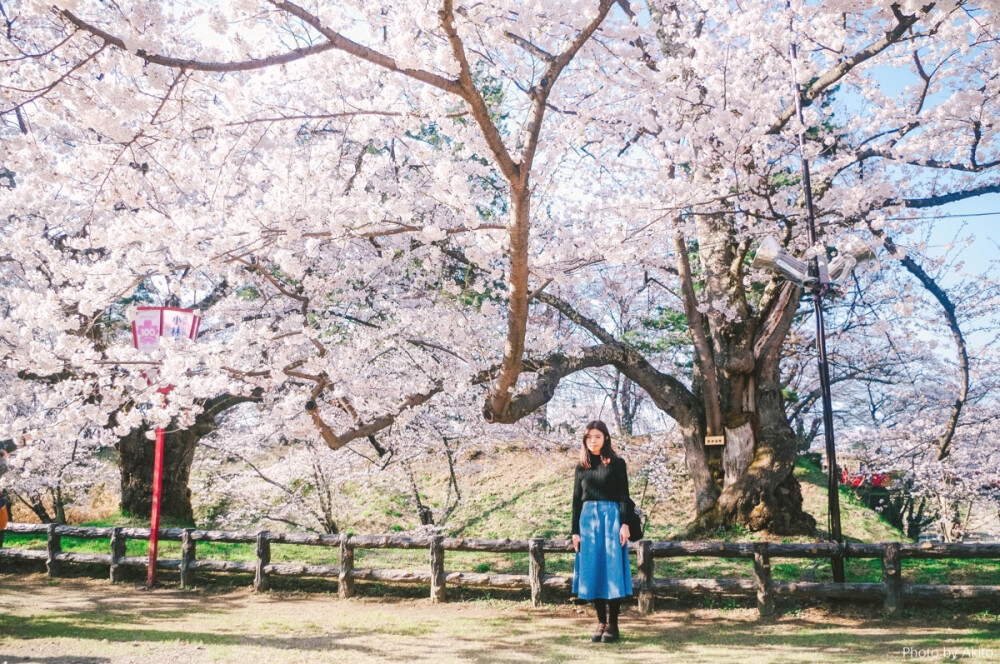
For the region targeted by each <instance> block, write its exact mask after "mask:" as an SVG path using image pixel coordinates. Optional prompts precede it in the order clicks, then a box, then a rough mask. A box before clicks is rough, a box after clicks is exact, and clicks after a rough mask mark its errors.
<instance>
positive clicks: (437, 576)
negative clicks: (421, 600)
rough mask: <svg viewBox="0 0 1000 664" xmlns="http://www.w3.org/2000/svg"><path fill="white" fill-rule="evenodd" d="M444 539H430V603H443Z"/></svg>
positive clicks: (439, 537) (438, 537)
mask: <svg viewBox="0 0 1000 664" xmlns="http://www.w3.org/2000/svg"><path fill="white" fill-rule="evenodd" d="M443 541H444V537H442V536H440V535H437V536H435V537H433V538H431V602H434V603H438V602H443V601H444V578H445V577H444V546H442V542H443Z"/></svg>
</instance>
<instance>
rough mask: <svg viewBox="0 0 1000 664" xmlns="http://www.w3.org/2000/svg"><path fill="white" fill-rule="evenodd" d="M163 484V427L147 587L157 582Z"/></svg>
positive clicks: (158, 432)
mask: <svg viewBox="0 0 1000 664" xmlns="http://www.w3.org/2000/svg"><path fill="white" fill-rule="evenodd" d="M162 485H163V429H161V428H159V427H157V429H156V448H155V452H154V454H153V513H152V515H151V517H150V523H149V574H148V575H147V576H146V587H147V588H152V587H153V584H154V583H156V551H157V548H158V546H159V543H160V488H161V486H162Z"/></svg>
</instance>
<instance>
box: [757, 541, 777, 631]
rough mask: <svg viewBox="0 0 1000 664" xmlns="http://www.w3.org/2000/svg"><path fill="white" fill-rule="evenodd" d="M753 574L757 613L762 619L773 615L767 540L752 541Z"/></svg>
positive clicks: (772, 594) (772, 585) (772, 589)
mask: <svg viewBox="0 0 1000 664" xmlns="http://www.w3.org/2000/svg"><path fill="white" fill-rule="evenodd" d="M753 576H754V580H755V582H756V584H757V613H758V614H759V616H760V618H761V619H762V620H766V619H768V618H772V617H773V616H774V584H773V583H772V582H771V558H770V556H769V555H768V553H767V542H754V545H753Z"/></svg>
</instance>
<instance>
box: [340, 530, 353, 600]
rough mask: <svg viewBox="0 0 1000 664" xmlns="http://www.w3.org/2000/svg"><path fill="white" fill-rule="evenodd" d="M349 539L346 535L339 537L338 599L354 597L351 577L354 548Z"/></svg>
mask: <svg viewBox="0 0 1000 664" xmlns="http://www.w3.org/2000/svg"><path fill="white" fill-rule="evenodd" d="M350 539H351V536H350V535H348V534H346V533H344V534H341V536H340V574H339V575H338V577H337V581H338V583H337V594H338V595H340V599H350V598H352V597H354V579H353V578H352V577H351V572H352V571H353V570H354V547H353V546H352V545H351V542H350Z"/></svg>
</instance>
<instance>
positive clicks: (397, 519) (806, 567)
mask: <svg viewBox="0 0 1000 664" xmlns="http://www.w3.org/2000/svg"><path fill="white" fill-rule="evenodd" d="M573 456H574V454H573V452H561V453H559V452H557V453H551V452H549V453H542V452H537V451H531V450H526V449H524V448H521V447H513V448H507V449H504V450H498V453H497V454H496V455H489V456H483V457H479V458H465V459H462V460H461V461H460V463H459V466H458V468H457V471H458V475H459V482H460V488H461V490H462V492H463V495H462V501H461V503H460V505H459V507H458V508H457V509H456V510H455V511H454V512H453V514H452V515H451V517H450V518H449V519H448V520H447V521H446V522H445V523H442V524H440V525H441V526H442V528H443V530H444V532H445V534H446V535H449V536H457V537H471V538H489V539H494V538H504V537H507V538H511V539H526V538H528V537H546V538H564V537H566V536H567V534H568V532H569V529H570V528H569V525H570V524H569V522H570V502H571V478H572V473H573V467H574V464H575V460H574V458H573ZM635 456H636V454H635V453H633V454H631V455H630V454H629V453H628V451H627V450H626V457H627V458H630V459H634V458H635ZM633 463H634V466H635V467H638V466H639V465H640V464H639V463H638V460H636V461H634V462H633ZM440 468H441V464H440V461H439V460H435V461H428V462H425V463H424V464H423V465H420V464H414V472H415V474H416V477H417V482H418V485H419V486H420V487H421V498H422V500H423V501H424V502H425V504H427V505H429V506H431V508H432V509H433V510H434V512H435V514H440V513H441V510H442V509H443V507H444V501H445V499H446V496H447V477H446V476H444V475H443V474H442V473H441V472H440ZM796 475H797V476H798V478H799V481H800V482H801V485H802V493H803V498H804V502H805V507H806V510H807V511H808V512H809V513H811V514H812V515H813V516H815V517H816V520H817V522H818V523H819V527H820V529H821V530H825V526H826V513H827V510H826V505H827V498H826V477H825V475H824V474H823V473H822V472H821V471H820V470H818V469H816V468H814V467H812V466H809V465H806V464H800V466H799V467H798V468H797V469H796ZM631 488H632V495H633V497H634V498H635V499H636V502H638V503H640V504H641V505H642V506H643V507H644V509H646V510H647V512H648V513H649V514H650V525H649V527H648V529H647V537H648V538H650V539H667V538H670V537H673V536H675V535H676V534H677V532H678V531H679V530H680V529H681V528H682V527H683V526H684V524H685V523H686V521H687V519H688V515H689V514H690V511H691V504H692V498H691V491H690V487H687V486H683V487H678V488H677V489H676V490H675V491H674V493H673V494H672V495H669V496H657V495H655V493H653V492H652V491H650V490H648V489H646V488H645V487H644V485H643V482H642V478H641V477H638V476H635V477H633V479H632V487H631ZM358 500H361V497H359V498H358ZM409 500H410V497H409V494H408V491H407V490H406V487H399V488H398V489H397V490H396V491H391V490H390V491H379V492H369V493H368V494H367V495H365V496H364V497H363V501H364V502H363V509H361V510H358V511H357V512H355V514H357V517H356V520H354V521H352V520H351V518H350V517H351V515H345V516H344V518H343V519H342V521H341V522H342V524H343V527H344V529H345V530H347V531H349V532H357V533H371V532H388V531H392V530H403V531H406V530H409V529H411V528H414V527H415V526H416V525H417V524H416V521H415V519H414V517H413V516H412V512H413V510H412V508H410V507H409V505H408V501H409ZM840 502H841V520H842V525H843V533H844V536H845V537H846V538H847V539H848V540H849V541H861V542H879V541H888V540H901V539H904V538H903V536H902V534H901V533H900V532H899V531H898V530H896V529H894V528H893V527H891V526H890V525H889V524H888V523H886V522H885V521H884V520H883V519H882V518H881V517H880V516H878V515H877V514H875V513H874V512H872V511H871V510H868V509H867V508H865V507H864V506H863V505H861V504H860V503H859V502H858V501H857V500H855V499H854V497H853V496H852V495H851V494H850V493H849V492H847V491H842V492H841V501H840ZM112 524H117V525H122V524H123V520H122V518H121V517H120V515H113V516H112V517H110V518H108V519H103V520H101V521H99V522H93V523H92V524H90V525H112ZM135 525H143V524H142V523H139V522H136V523H135ZM7 537H8V539H7V546H30V547H31V548H44V540H42V539H39V538H30V540H31V541H26V539H27V538H22V537H19V536H13V535H10V534H8V536H7ZM761 538H762V536H761V535H760V534H757V533H745V532H740V531H739V530H737V531H735V532H720V533H719V534H718V539H726V540H757V539H761ZM812 539H813V538H808V537H793V538H782V541H811V540H812ZM21 542H23V544H22V543H21ZM64 550H66V551H87V552H99V553H105V552H107V551H108V543H107V541H106V540H104V541H100V540H97V541H72V540H68V539H67V540H65V541H64ZM145 553H146V543H145V542H141V541H132V542H129V546H128V555H135V556H140V555H145ZM160 555H161V557H164V558H176V557H179V556H180V545H179V543H175V542H163V543H161V554H160ZM198 556H199V557H202V558H220V559H236V560H251V559H252V558H253V556H254V551H253V547H252V546H246V545H225V544H209V543H201V544H199V545H198ZM337 556H338V553H337V551H335V550H331V549H321V548H316V547H299V546H286V545H275V546H272V560H273V561H275V562H282V561H301V562H314V563H329V564H337V561H338V558H337ZM426 557H427V554H426V552H424V551H370V550H367V551H366V550H360V551H358V552H357V556H356V564H357V565H359V566H365V567H391V568H404V567H406V568H414V567H423V566H424V565H426ZM572 562H573V561H572V556H570V555H549V556H547V557H546V563H547V564H546V567H547V571H549V572H552V573H568V572H571V571H572ZM527 567H528V563H527V556H526V555H524V554H510V555H507V554H488V553H449V554H448V568H449V569H454V570H469V571H481V572H484V571H495V572H508V573H526V572H527ZM772 572H773V575H774V577H775V579H778V580H816V581H821V580H829V579H830V578H831V573H830V569H829V563H828V562H817V563H813V562H811V561H801V560H790V559H786V560H776V561H774V562H773V564H772ZM847 573H848V578H849V579H850V580H853V581H872V582H876V581H880V580H881V569H880V563H879V561H876V560H856V561H855V560H849V561H847ZM751 574H752V566H751V565H750V563H748V562H746V561H738V560H733V561H730V560H723V559H715V558H701V559H696V558H675V559H665V560H659V561H657V565H656V575H657V576H660V577H701V578H722V577H745V578H746V577H749V576H750V575H751ZM904 575H905V578H906V581H907V582H909V583H960V582H964V583H995V579H996V578H998V576H1000V561H994V562H987V561H905V562H904Z"/></svg>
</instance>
